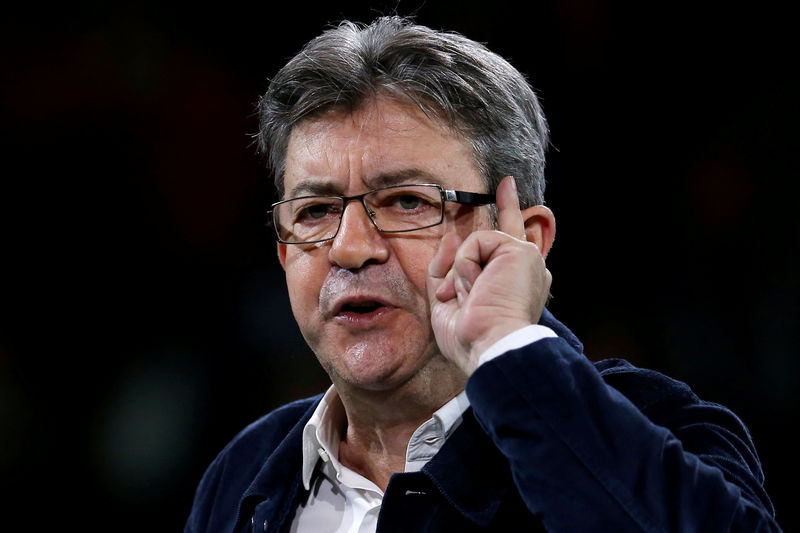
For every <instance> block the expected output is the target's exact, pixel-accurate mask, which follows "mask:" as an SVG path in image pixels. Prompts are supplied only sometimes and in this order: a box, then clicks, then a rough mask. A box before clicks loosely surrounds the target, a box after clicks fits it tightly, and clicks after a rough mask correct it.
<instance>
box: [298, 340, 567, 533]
mask: <svg viewBox="0 0 800 533" xmlns="http://www.w3.org/2000/svg"><path fill="white" fill-rule="evenodd" d="M555 336H556V334H555V333H554V332H553V331H552V330H551V329H549V328H547V327H545V326H540V325H532V326H527V327H525V328H522V329H520V330H518V331H516V332H514V333H511V334H510V335H507V336H506V337H504V338H503V339H501V340H499V341H498V342H496V343H495V344H494V345H492V346H491V347H490V348H489V349H488V350H487V351H486V352H484V353H483V354H482V355H481V357H480V362H479V364H483V363H485V362H487V361H489V360H491V359H493V358H495V357H497V356H499V355H502V354H503V353H505V352H507V351H509V350H512V349H515V348H519V347H522V346H525V345H527V344H530V343H531V342H535V341H537V340H539V339H542V338H545V337H555ZM468 407H469V400H468V399H467V394H466V391H461V393H460V394H458V395H457V396H456V397H455V398H453V399H452V400H450V401H449V402H447V403H446V404H444V405H443V406H442V407H441V408H440V409H439V410H437V411H436V412H435V413H433V416H432V417H431V418H430V419H429V420H428V421H426V422H424V423H423V424H422V425H421V426H419V427H418V428H417V429H416V431H414V433H413V434H412V435H411V439H410V440H409V441H408V447H407V449H406V464H405V472H417V471H419V470H420V469H421V468H422V467H423V466H424V465H425V464H426V463H427V462H428V461H430V460H431V458H432V457H433V456H434V455H436V453H437V452H438V451H439V450H440V449H441V447H442V446H443V445H444V443H445V441H446V440H447V438H448V437H449V436H450V435H451V434H452V433H453V431H455V429H456V428H457V427H458V425H459V424H460V422H461V418H462V415H463V414H464V412H465V411H466V410H467V408H468ZM345 417H346V415H345V411H344V406H343V405H342V402H341V400H340V399H339V395H338V393H337V392H336V389H334V388H333V386H331V387H330V388H329V389H328V391H327V392H326V393H325V396H323V397H322V401H320V403H319V405H318V406H317V408H316V410H315V411H314V414H313V415H312V416H311V419H310V420H309V421H308V423H306V426H305V428H303V472H302V480H303V486H304V487H305V488H306V490H309V491H310V493H309V496H308V500H306V501H305V502H303V503H302V504H301V505H300V507H299V508H298V509H297V513H296V514H295V517H294V520H293V521H292V526H291V529H290V531H291V533H307V532H313V533H374V532H375V529H376V527H377V525H378V513H379V512H380V507H381V503H382V502H383V491H382V490H381V489H380V488H379V487H378V486H377V485H375V483H373V482H372V481H370V480H368V479H367V478H365V477H364V476H362V475H361V474H358V473H356V472H354V471H353V470H351V469H349V468H347V467H346V466H344V465H342V464H341V463H340V462H339V443H340V442H341V440H342V435H341V428H343V427H346V419H345ZM320 459H322V463H321V466H320V468H319V469H316V466H317V463H318V462H319V460H320ZM315 469H316V475H315Z"/></svg>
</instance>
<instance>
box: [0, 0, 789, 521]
mask: <svg viewBox="0 0 800 533" xmlns="http://www.w3.org/2000/svg"><path fill="white" fill-rule="evenodd" d="M4 11H5V12H4V15H3V18H2V21H1V22H0V25H1V27H0V30H2V31H0V40H2V47H0V49H1V50H2V51H1V52H0V54H2V55H1V56H0V57H2V69H0V78H2V84H0V109H1V110H2V121H1V122H0V123H1V124H2V134H3V138H2V150H3V152H2V153H3V162H4V168H5V170H3V171H2V178H0V183H2V188H0V223H2V230H1V231H2V242H0V265H2V272H3V274H2V278H1V279H2V282H1V285H0V291H1V292H0V302H1V303H2V305H1V306H0V309H2V317H1V318H2V320H0V484H1V485H0V487H1V488H2V490H3V494H2V495H1V497H0V502H2V503H0V508H2V509H3V513H2V515H3V518H2V519H0V520H3V521H7V522H8V524H24V526H22V525H19V526H15V527H16V528H15V527H11V528H9V527H7V525H6V524H3V523H0V528H2V529H3V530H4V531H12V530H13V531H17V530H23V529H24V530H26V531H28V530H38V529H45V528H50V527H58V526H62V527H63V526H65V525H69V526H74V527H77V528H78V529H79V530H85V531H93V530H111V529H113V530H114V531H117V532H126V531H132V532H133V531H137V532H138V531H143V530H145V531H180V530H182V527H183V523H184V520H185V518H186V516H187V514H188V512H189V508H190V505H191V500H192V497H193V492H194V488H195V486H196V484H197V482H198V480H199V478H200V476H201V475H202V472H203V471H204V469H205V468H206V466H207V465H208V464H209V463H210V461H211V460H212V459H213V458H214V456H215V455H216V454H217V453H218V452H219V450H220V449H221V448H222V447H223V446H224V445H225V444H226V443H227V442H228V441H229V440H230V439H231V438H232V437H233V436H234V434H235V433H236V432H238V431H239V430H240V429H241V428H243V427H244V426H245V425H246V424H248V423H249V422H251V421H253V420H254V419H256V418H257V417H259V416H260V415H262V414H264V413H265V412H267V411H269V410H270V409H272V408H274V407H276V406H278V405H280V404H282V403H284V402H286V401H288V400H291V399H295V398H298V397H301V396H306V395H311V394H314V393H317V392H321V391H323V390H324V389H325V388H326V386H327V379H326V377H325V376H324V375H323V374H322V372H321V371H320V370H319V369H318V367H317V364H316V361H315V360H314V358H313V355H312V354H311V353H310V352H309V351H308V349H307V348H306V347H305V345H304V344H303V342H302V339H301V338H300V335H299V332H298V330H297V327H296V325H295V323H294V321H293V318H292V316H291V312H290V309H289V306H288V299H287V296H286V291H285V288H284V283H283V278H282V274H281V271H280V267H279V265H278V262H277V260H276V257H275V248H274V244H273V242H272V239H271V237H270V236H269V234H268V233H266V231H265V230H264V228H263V226H262V220H263V218H262V217H263V214H264V212H265V210H266V206H267V205H268V204H269V203H270V202H271V201H273V198H272V196H273V189H272V185H271V176H269V175H268V173H267V171H266V170H265V168H264V165H263V163H262V161H261V159H260V157H259V156H258V155H257V154H256V152H255V149H254V146H253V144H252V134H253V133H254V132H255V131H256V129H257V122H256V119H255V117H254V115H253V110H254V104H255V102H256V100H257V98H258V96H259V94H261V93H262V92H264V90H265V89H266V86H267V81H268V78H269V76H271V75H272V74H274V73H275V71H276V70H277V69H278V68H279V67H280V66H281V65H282V64H283V63H284V62H285V61H286V60H287V59H288V58H289V57H291V56H292V55H293V54H294V53H296V52H297V51H298V50H299V48H300V47H301V46H302V44H303V43H305V42H306V41H307V40H308V39H310V38H312V37H313V36H315V35H316V34H318V33H319V32H320V31H321V30H322V29H323V28H324V27H326V25H327V24H329V23H333V22H336V21H338V20H340V19H342V18H350V19H353V20H356V21H369V20H371V19H372V18H373V17H374V16H376V15H379V14H387V13H394V12H397V13H399V14H401V15H409V14H414V13H416V15H417V20H418V21H419V22H421V23H423V24H426V25H429V26H432V27H435V28H438V29H448V30H456V31H459V32H461V33H464V34H466V35H467V36H469V37H471V38H473V39H475V40H478V41H482V42H485V43H487V44H488V45H489V47H490V48H491V49H493V50H494V51H496V52H498V53H500V54H501V55H503V56H504V57H506V58H508V59H509V60H510V61H511V62H512V63H513V64H514V65H515V66H517V67H518V68H519V69H520V70H521V71H523V72H524V73H525V74H526V75H528V77H529V78H530V80H531V82H532V84H533V86H534V87H535V88H536V89H537V90H538V91H539V94H540V95H541V98H542V102H543V106H544V109H545V112H546V114H547V116H548V118H549V120H550V124H551V127H552V137H553V145H554V149H553V150H552V151H551V152H550V159H549V163H548V171H547V176H548V192H547V202H548V204H549V205H550V207H551V208H552V209H553V211H554V212H555V214H556V217H557V220H558V236H557V239H556V244H555V247H554V248H553V250H552V252H551V254H550V257H549V259H548V262H549V267H550V270H551V271H552V272H553V276H554V283H553V294H554V299H553V300H552V303H551V306H550V308H551V310H552V311H553V312H554V313H555V314H556V316H557V317H559V318H560V319H561V320H562V321H563V322H565V323H566V324H567V325H568V326H569V327H570V328H571V329H572V330H573V331H574V332H575V333H576V334H577V335H578V336H579V337H580V338H581V339H582V340H583V341H584V343H585V345H586V353H587V355H588V356H589V357H590V358H592V359H600V358H603V357H612V356H622V357H626V358H628V359H629V360H631V361H632V362H634V363H635V364H638V365H642V366H647V367H651V368H654V369H657V370H660V371H663V372H666V373H668V374H670V375H672V376H674V377H676V378H678V379H681V380H684V381H687V382H689V383H690V384H691V385H692V386H693V388H694V389H695V390H696V391H697V392H698V393H699V394H700V395H701V396H702V397H704V398H705V399H707V400H712V401H715V402H719V403H723V404H726V405H728V406H729V407H731V408H733V409H734V410H735V411H736V412H737V413H738V414H739V415H740V416H741V417H742V419H743V420H744V421H745V423H746V424H747V425H748V426H749V428H750V429H751V432H752V436H753V438H754V440H755V443H756V445H757V447H758V449H759V451H760V454H761V459H762V462H763V466H764V470H765V472H766V486H767V489H768V490H769V492H770V494H771V495H772V498H773V500H774V503H775V505H776V508H777V513H778V518H779V521H780V522H781V524H782V526H783V527H784V529H786V530H787V531H792V530H797V529H800V528H798V525H800V523H799V522H798V517H797V516H796V513H793V511H792V507H791V505H792V504H793V496H794V494H795V491H796V489H795V485H796V483H795V481H796V479H797V476H798V474H799V472H798V462H797V453H796V451H795V449H794V448H795V446H793V445H792V444H791V442H792V441H791V440H790V439H789V438H787V437H786V436H785V434H786V432H788V431H790V429H791V428H792V426H793V425H794V423H796V421H797V419H798V412H799V411H800V409H799V406H798V402H799V398H800V395H799V394H798V374H799V373H800V372H799V371H800V368H799V366H800V364H799V363H798V352H799V349H800V253H799V252H800V250H799V249H798V242H800V239H799V237H800V222H798V217H797V212H798V208H797V201H798V195H797V193H798V186H797V182H798V178H800V174H799V173H798V164H797V157H796V155H795V154H796V152H797V147H798V144H800V135H798V124H799V123H800V113H799V109H798V96H799V95H800V90H799V89H800V82H799V81H798V77H797V62H796V60H797V57H796V48H795V45H796V42H794V41H795V39H794V37H793V35H794V34H795V32H794V28H792V27H791V26H790V22H789V21H790V20H792V17H790V16H789V14H788V13H785V12H782V11H780V10H778V9H777V8H773V7H770V6H769V5H768V4H766V3H759V7H753V6H748V7H744V6H743V7H733V5H732V4H731V5H723V4H719V5H713V4H710V3H703V2H692V3H689V2H685V3H682V2H677V3H676V2H669V3H649V2H636V3H634V2H630V3H622V2H614V1H611V0H576V1H567V0H560V1H558V0H547V1H541V2H529V3H527V4H525V7H524V8H523V4H521V3H518V2H491V3H486V2H478V1H472V0H461V1H459V2H436V1H428V2H425V1H423V0H415V1H413V2H412V1H408V2H406V1H399V2H382V1H380V0H375V1H372V2H355V1H349V2H329V3H324V4H309V3H307V2H289V3H280V4H277V3H271V2H225V3H215V4H212V5H209V6H207V7H201V5H200V4H199V3H170V4H168V5H164V3H160V2H159V3H156V2H149V3H148V2H141V3H137V2H119V3H101V2H96V3H92V2H87V3H80V5H74V4H72V3H60V4H58V5H55V4H53V5H48V4H47V3H45V4H42V3H30V4H29V5H28V7H24V6H22V5H16V6H15V7H13V8H9V7H6V8H4Z"/></svg>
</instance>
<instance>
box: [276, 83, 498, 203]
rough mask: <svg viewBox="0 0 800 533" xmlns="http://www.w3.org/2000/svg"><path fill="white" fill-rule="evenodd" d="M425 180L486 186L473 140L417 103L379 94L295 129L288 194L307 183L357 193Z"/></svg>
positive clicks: (447, 184) (287, 175) (286, 183)
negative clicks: (452, 128) (354, 108)
mask: <svg viewBox="0 0 800 533" xmlns="http://www.w3.org/2000/svg"><path fill="white" fill-rule="evenodd" d="M423 182H425V183H431V182H432V183H438V184H440V185H443V186H445V187H448V188H462V189H466V190H470V191H478V192H480V191H483V188H484V185H483V179H482V177H481V175H480V173H479V172H478V169H477V165H476V164H475V160H474V157H473V153H472V149H471V147H470V145H469V143H467V142H466V141H465V140H464V139H462V138H461V137H459V136H457V135H455V134H454V133H452V132H451V131H450V130H449V129H448V128H446V127H443V126H442V125H441V124H439V123H438V122H437V121H434V120H431V119H430V118H428V117H427V116H426V115H425V114H424V113H422V111H420V110H419V109H418V108H417V107H416V106H414V105H411V104H405V103H400V102H397V101H395V100H389V99H376V100H374V101H371V102H369V103H367V104H365V105H363V106H361V107H360V108H358V109H357V110H355V111H352V112H346V111H342V110H334V111H329V112H327V113H325V114H323V115H321V116H318V117H315V118H313V119H309V120H307V121H305V122H302V123H301V124H299V125H298V126H296V127H295V128H294V130H293V131H292V134H291V137H290V140H289V146H288V149H287V154H286V167H285V177H284V188H285V191H286V196H287V197H288V196H296V195H297V194H295V192H296V191H298V190H302V189H306V188H307V187H308V186H313V187H314V188H327V189H330V190H332V191H336V192H339V193H344V192H346V191H349V192H350V193H356V192H360V191H363V190H369V189H372V188H376V187H380V186H384V185H392V184H396V183H423Z"/></svg>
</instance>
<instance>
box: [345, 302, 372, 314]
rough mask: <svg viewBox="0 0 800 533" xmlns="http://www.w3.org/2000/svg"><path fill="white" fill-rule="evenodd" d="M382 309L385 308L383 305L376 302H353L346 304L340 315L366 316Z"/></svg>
mask: <svg viewBox="0 0 800 533" xmlns="http://www.w3.org/2000/svg"><path fill="white" fill-rule="evenodd" d="M381 307H383V304H381V303H380V302H375V301H364V302H351V303H347V304H344V305H343V306H342V308H341V309H340V310H339V314H340V315H341V314H345V313H352V314H356V315H366V314H369V313H372V312H374V311H377V310H378V309H379V308H381Z"/></svg>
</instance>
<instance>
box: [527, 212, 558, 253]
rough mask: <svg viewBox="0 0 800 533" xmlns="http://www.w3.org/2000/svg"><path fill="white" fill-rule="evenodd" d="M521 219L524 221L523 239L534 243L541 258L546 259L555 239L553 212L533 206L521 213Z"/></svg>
mask: <svg viewBox="0 0 800 533" xmlns="http://www.w3.org/2000/svg"><path fill="white" fill-rule="evenodd" d="M522 219H523V220H524V221H525V238H526V239H527V240H528V242H532V243H535V244H536V246H538V247H539V250H541V251H542V257H545V258H546V257H547V253H548V252H549V251H550V247H551V246H553V241H554V240H555V238H556V217H555V216H554V215H553V212H552V211H550V209H549V208H547V207H545V206H543V205H534V206H531V207H529V208H527V209H524V210H523V211H522Z"/></svg>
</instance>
